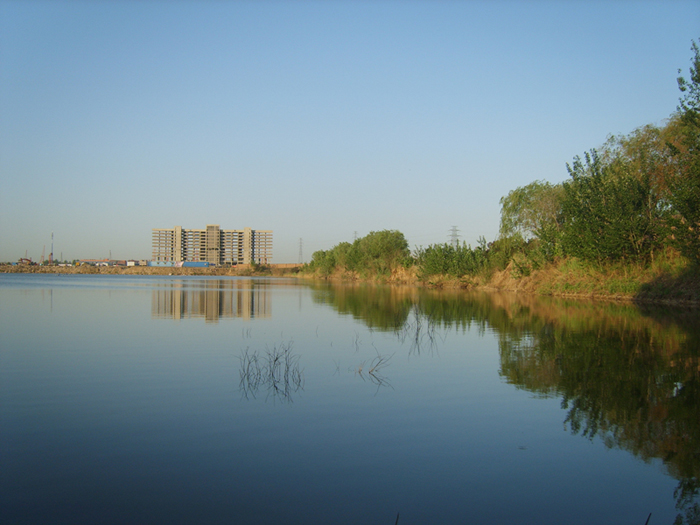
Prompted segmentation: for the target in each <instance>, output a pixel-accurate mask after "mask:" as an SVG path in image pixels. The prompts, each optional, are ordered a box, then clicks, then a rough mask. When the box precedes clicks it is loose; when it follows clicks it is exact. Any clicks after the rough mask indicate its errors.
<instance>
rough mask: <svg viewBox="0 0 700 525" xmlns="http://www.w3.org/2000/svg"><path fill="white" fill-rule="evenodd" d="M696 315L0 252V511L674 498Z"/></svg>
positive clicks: (461, 516)
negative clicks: (83, 271)
mask: <svg viewBox="0 0 700 525" xmlns="http://www.w3.org/2000/svg"><path fill="white" fill-rule="evenodd" d="M699 327H700V319H699V318H698V316H697V314H696V313H694V312H692V311H669V310H646V311H640V310H638V309H637V308H635V307H633V306H622V305H617V306H616V305H603V304H588V303H576V302H565V301H556V300H537V299H533V298H519V297H514V296H504V295H483V294H479V295H470V294H466V293H450V292H442V293H439V292H430V291H419V290H416V289H414V288H377V287H370V286H354V287H347V286H328V285H309V284H304V283H301V284H299V283H296V282H294V281H291V280H284V279H247V278H230V279H208V278H197V277H191V278H179V277H178V278H173V277H145V276H144V277H124V276H104V277H102V276H40V275H9V274H7V275H0V522H2V523H52V524H55V523H71V524H78V523H243V524H247V523H265V524H267V523H304V524H316V523H318V524H321V523H323V524H329V523H333V524H335V523H338V524H343V523H348V524H350V523H352V524H357V523H369V524H375V523H376V524H394V523H395V521H396V516H397V513H400V519H399V523H400V524H402V525H404V524H431V523H438V524H442V523H445V524H447V523H469V524H487V523H488V524H494V523H508V524H511V523H521V524H529V523H532V524H542V523H567V524H577V523H580V524H586V525H591V524H606V523H610V524H613V523H614V524H633V525H634V524H638V525H643V524H644V522H645V521H646V519H647V517H648V515H649V513H652V517H651V519H650V521H649V523H650V525H657V524H671V523H673V521H674V519H676V518H677V517H678V519H680V520H682V522H684V523H693V522H697V521H696V520H697V515H696V516H695V517H694V515H693V512H697V510H698V509H697V504H698V497H697V490H698V476H699V474H700V409H699V407H700V404H699V403H698V402H699V401H700V381H699V380H700V368H699V367H700V361H699V359H698V355H699V354H700V328H699Z"/></svg>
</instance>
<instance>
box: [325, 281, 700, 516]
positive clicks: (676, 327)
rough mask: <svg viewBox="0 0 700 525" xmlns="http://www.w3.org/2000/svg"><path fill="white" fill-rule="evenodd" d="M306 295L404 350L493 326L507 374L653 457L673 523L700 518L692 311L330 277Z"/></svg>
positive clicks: (699, 355) (697, 350) (596, 434)
mask: <svg viewBox="0 0 700 525" xmlns="http://www.w3.org/2000/svg"><path fill="white" fill-rule="evenodd" d="M314 298H315V300H317V301H318V302H322V303H324V304H328V305H331V306H333V307H334V308H335V309H337V310H338V311H339V312H341V313H347V314H351V315H353V317H355V318H356V319H359V320H362V321H363V322H364V323H366V324H367V326H368V327H370V328H372V329H378V330H393V331H395V332H396V334H397V335H398V336H399V338H400V339H401V340H402V341H410V342H411V350H409V352H414V353H420V350H421V349H425V348H430V349H431V350H436V349H438V348H439V342H440V337H441V335H438V334H441V333H444V331H445V330H451V329H455V330H466V329H474V328H476V329H477V330H479V331H480V332H482V333H485V332H486V331H490V332H493V333H495V334H496V336H497V338H498V342H499V354H500V371H499V374H500V375H501V377H502V378H503V379H504V380H505V381H507V382H508V383H511V384H513V385H514V386H515V387H516V388H519V389H523V390H527V391H529V392H533V393H535V394H536V395H538V396H543V397H559V398H561V403H562V408H564V409H565V410H566V416H565V420H564V424H565V426H566V428H568V429H569V431H570V432H571V433H572V434H575V435H580V436H583V437H585V438H587V439H591V440H592V439H594V438H599V439H600V440H601V441H602V442H603V443H604V444H605V445H606V446H607V447H610V448H613V447H614V448H620V449H624V450H626V451H628V452H630V453H631V454H633V455H634V456H636V457H638V458H639V459H641V460H643V461H650V460H652V459H655V458H656V459H659V460H661V461H662V462H663V464H664V465H665V467H666V469H667V471H668V473H669V474H670V475H671V476H673V477H674V478H676V479H677V480H678V486H677V488H676V491H675V494H674V497H675V500H676V505H677V509H678V512H679V513H678V516H677V519H676V522H675V523H677V524H683V523H687V524H690V523H700V504H699V502H698V496H699V491H700V482H699V479H700V412H699V407H700V317H699V316H698V312H697V311H692V310H683V311H678V310H673V309H669V308H663V309H660V308H654V307H644V308H640V307H637V306H635V305H630V304H610V303H589V302H581V301H566V300H561V299H552V298H549V299H547V298H536V297H527V296H525V297H523V296H518V295H512V294H465V293H463V292H454V293H452V292H445V291H441V292H435V291H430V290H417V289H402V288H392V289H383V288H379V287H368V286H355V287H347V286H340V285H332V284H331V285H327V284H326V285H316V288H315V295H314ZM438 329H441V330H438Z"/></svg>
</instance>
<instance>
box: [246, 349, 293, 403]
mask: <svg viewBox="0 0 700 525" xmlns="http://www.w3.org/2000/svg"><path fill="white" fill-rule="evenodd" d="M237 357H238V360H239V361H240V363H241V367H240V369H239V376H240V383H239V390H240V391H241V394H242V396H243V397H245V398H246V399H250V398H251V397H252V398H254V399H255V398H256V394H257V392H258V390H259V389H260V388H262V387H265V388H267V393H268V396H267V398H268V399H269V398H270V397H272V399H273V400H278V401H282V402H290V403H291V402H292V394H293V393H296V392H298V391H300V390H303V389H304V371H303V370H302V369H300V368H299V359H300V356H299V355H298V354H295V353H293V352H292V342H291V341H290V342H289V343H281V344H280V345H279V346H277V345H275V346H273V347H272V349H270V348H269V347H268V348H266V350H265V354H264V355H262V354H261V353H260V352H258V351H257V350H254V351H252V352H251V351H250V348H246V349H245V350H244V351H243V352H242V353H241V355H239V356H237Z"/></svg>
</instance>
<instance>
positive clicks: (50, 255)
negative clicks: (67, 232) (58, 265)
mask: <svg viewBox="0 0 700 525" xmlns="http://www.w3.org/2000/svg"><path fill="white" fill-rule="evenodd" d="M49 264H53V232H51V253H50V254H49Z"/></svg>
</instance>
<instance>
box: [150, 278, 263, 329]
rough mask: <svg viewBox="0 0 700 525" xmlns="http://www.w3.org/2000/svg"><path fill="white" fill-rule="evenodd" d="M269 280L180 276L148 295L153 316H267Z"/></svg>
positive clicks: (212, 318) (216, 318)
mask: <svg viewBox="0 0 700 525" xmlns="http://www.w3.org/2000/svg"><path fill="white" fill-rule="evenodd" d="M269 286H270V283H269V282H266V281H264V280H261V281H256V280H224V279H221V280H216V279H207V280H193V281H187V280H181V281H175V282H174V283H167V284H163V285H162V287H160V288H156V289H154V290H153V292H152V296H151V316H152V317H153V318H154V319H184V318H204V320H205V322H207V323H216V322H218V321H219V319H220V318H229V319H230V318H241V319H245V320H250V319H258V318H265V317H270V316H271V314H272V308H271V299H270V289H269Z"/></svg>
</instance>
